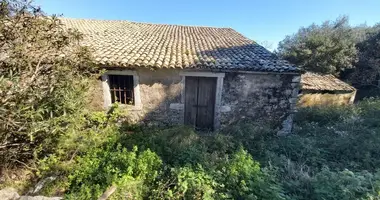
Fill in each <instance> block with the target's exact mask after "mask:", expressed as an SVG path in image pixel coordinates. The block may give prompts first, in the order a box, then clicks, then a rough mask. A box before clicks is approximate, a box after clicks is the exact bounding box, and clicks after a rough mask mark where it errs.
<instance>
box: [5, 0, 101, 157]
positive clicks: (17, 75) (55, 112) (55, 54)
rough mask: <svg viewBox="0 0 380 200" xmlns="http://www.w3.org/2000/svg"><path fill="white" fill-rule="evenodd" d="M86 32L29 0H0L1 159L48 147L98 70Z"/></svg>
mask: <svg viewBox="0 0 380 200" xmlns="http://www.w3.org/2000/svg"><path fill="white" fill-rule="evenodd" d="M81 39H82V35H81V34H80V33H79V32H77V31H75V30H66V29H65V28H64V26H63V25H62V23H61V22H60V20H59V19H58V18H57V17H55V16H46V15H45V14H44V13H43V12H42V11H41V10H40V8H38V7H35V6H33V5H32V4H30V3H29V1H26V0H2V1H0V160H2V164H5V163H15V162H18V163H21V162H23V161H25V160H28V159H30V158H32V157H33V156H36V152H37V151H39V152H41V151H48V149H49V147H48V145H51V144H53V143H54V141H55V140H56V138H57V135H59V134H62V133H63V132H64V127H65V123H67V122H65V121H64V120H61V119H62V117H63V116H67V115H70V114H72V113H75V112H76V111H78V110H80V109H81V107H82V105H83V101H82V99H83V98H80V97H81V96H82V95H83V94H84V91H85V90H86V84H85V83H84V80H86V77H90V76H91V74H92V72H93V71H94V68H93V65H92V61H91V55H90V51H89V49H88V48H86V47H83V46H81V45H80V41H81Z"/></svg>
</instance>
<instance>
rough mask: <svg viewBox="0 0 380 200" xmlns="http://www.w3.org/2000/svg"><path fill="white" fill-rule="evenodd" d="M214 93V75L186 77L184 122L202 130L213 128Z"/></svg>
mask: <svg viewBox="0 0 380 200" xmlns="http://www.w3.org/2000/svg"><path fill="white" fill-rule="evenodd" d="M215 93H216V78H215V77H191V76H188V77H186V79H185V124H187V125H192V126H194V127H196V128H198V129H203V130H205V129H208V130H212V129H213V128H214V108H215Z"/></svg>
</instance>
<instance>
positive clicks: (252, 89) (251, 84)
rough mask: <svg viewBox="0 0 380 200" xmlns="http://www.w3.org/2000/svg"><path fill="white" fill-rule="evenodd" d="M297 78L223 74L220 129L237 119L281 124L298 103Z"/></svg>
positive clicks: (289, 76)
mask: <svg viewBox="0 0 380 200" xmlns="http://www.w3.org/2000/svg"><path fill="white" fill-rule="evenodd" d="M299 81H300V78H299V76H298V75H297V76H295V75H290V74H289V75H279V74H253V73H252V74H250V73H247V74H243V73H226V76H225V78H224V84H223V94H222V113H221V125H222V127H223V126H227V125H229V124H231V123H234V122H236V121H238V120H240V119H253V120H257V119H265V120H275V121H278V122H282V121H284V120H286V119H287V118H288V116H289V115H291V114H292V111H293V110H294V108H295V103H296V102H297V95H298V91H299Z"/></svg>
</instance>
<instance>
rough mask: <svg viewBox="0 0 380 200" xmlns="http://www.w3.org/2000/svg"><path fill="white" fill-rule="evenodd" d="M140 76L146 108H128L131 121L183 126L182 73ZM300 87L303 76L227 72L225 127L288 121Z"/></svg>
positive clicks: (141, 73) (139, 72)
mask: <svg viewBox="0 0 380 200" xmlns="http://www.w3.org/2000/svg"><path fill="white" fill-rule="evenodd" d="M137 75H138V76H139V87H140V98H141V103H142V107H141V108H140V109H137V108H133V107H131V106H127V107H126V109H127V110H128V111H129V118H130V119H129V120H130V121H132V122H142V123H146V124H157V125H170V124H182V122H183V117H184V114H183V110H184V108H183V102H181V90H182V88H183V87H184V86H183V79H182V77H181V76H180V71H179V70H173V69H172V70H170V69H162V70H156V71H152V70H148V69H140V70H137ZM95 85H97V87H99V86H101V84H95ZM298 86H299V76H295V75H279V74H263V73H231V72H226V73H225V77H224V79H223V89H222V98H221V109H220V112H219V116H220V125H221V127H225V126H228V125H229V124H232V123H234V122H236V121H238V120H240V119H254V120H256V119H258V118H262V119H273V120H278V121H284V120H285V119H287V118H288V116H289V115H290V114H291V111H292V110H293V109H294V107H295V103H296V102H297V95H298ZM99 91H101V89H100V88H99ZM96 98H97V101H99V99H101V98H99V97H98V96H97V97H96ZM182 101H183V99H182ZM95 105H99V102H98V103H96V104H95Z"/></svg>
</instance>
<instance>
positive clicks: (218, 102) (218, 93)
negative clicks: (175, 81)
mask: <svg viewBox="0 0 380 200" xmlns="http://www.w3.org/2000/svg"><path fill="white" fill-rule="evenodd" d="M180 76H181V77H182V80H181V83H182V84H181V85H182V89H181V103H182V104H183V105H185V92H186V91H185V83H186V81H185V80H186V76H196V77H216V78H217V79H216V88H215V104H214V130H217V129H219V128H220V110H221V109H220V108H221V106H222V91H223V79H224V76H225V73H222V72H218V73H216V72H199V71H197V72H195V71H193V72H191V71H183V72H180ZM182 123H183V124H185V109H183V122H182Z"/></svg>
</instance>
